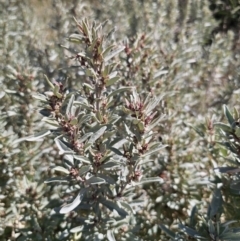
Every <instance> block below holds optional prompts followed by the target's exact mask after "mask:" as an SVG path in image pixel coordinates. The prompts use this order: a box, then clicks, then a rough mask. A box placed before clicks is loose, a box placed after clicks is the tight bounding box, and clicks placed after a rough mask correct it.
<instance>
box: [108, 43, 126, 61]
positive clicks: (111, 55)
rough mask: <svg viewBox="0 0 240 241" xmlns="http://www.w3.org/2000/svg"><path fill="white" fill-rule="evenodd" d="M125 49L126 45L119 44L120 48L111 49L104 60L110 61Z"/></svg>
mask: <svg viewBox="0 0 240 241" xmlns="http://www.w3.org/2000/svg"><path fill="white" fill-rule="evenodd" d="M124 49H125V46H119V47H118V48H116V49H114V50H113V51H111V52H110V53H109V54H108V55H107V56H105V57H104V61H106V62H107V61H109V60H110V59H111V58H113V57H114V56H116V55H117V54H118V53H120V52H122V51H123V50H124Z"/></svg>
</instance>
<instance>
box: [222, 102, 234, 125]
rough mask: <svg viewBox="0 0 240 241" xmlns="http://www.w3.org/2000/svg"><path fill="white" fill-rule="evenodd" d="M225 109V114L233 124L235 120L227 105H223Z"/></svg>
mask: <svg viewBox="0 0 240 241" xmlns="http://www.w3.org/2000/svg"><path fill="white" fill-rule="evenodd" d="M223 111H224V114H225V116H226V117H227V119H228V123H229V124H230V125H231V126H232V124H233V123H234V122H235V120H234V118H233V116H232V114H231V113H230V111H229V109H228V107H227V106H226V105H224V106H223Z"/></svg>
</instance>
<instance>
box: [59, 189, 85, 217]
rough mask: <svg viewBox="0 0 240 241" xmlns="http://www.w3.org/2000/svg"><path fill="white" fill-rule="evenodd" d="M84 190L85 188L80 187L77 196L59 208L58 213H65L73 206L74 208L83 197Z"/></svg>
mask: <svg viewBox="0 0 240 241" xmlns="http://www.w3.org/2000/svg"><path fill="white" fill-rule="evenodd" d="M85 191H86V189H81V191H80V192H79V194H78V195H77V197H76V198H75V199H74V201H73V202H72V203H69V204H67V205H66V206H64V207H62V208H61V209H60V210H59V213H61V214H66V213H69V212H71V211H72V210H73V209H74V208H76V207H77V206H78V205H79V204H80V203H81V201H82V199H83V197H84V193H85Z"/></svg>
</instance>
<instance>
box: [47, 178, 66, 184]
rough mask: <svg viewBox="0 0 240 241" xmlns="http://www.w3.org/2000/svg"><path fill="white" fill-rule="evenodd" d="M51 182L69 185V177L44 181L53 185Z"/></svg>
mask: <svg viewBox="0 0 240 241" xmlns="http://www.w3.org/2000/svg"><path fill="white" fill-rule="evenodd" d="M51 182H59V183H63V182H64V183H68V182H69V178H67V177H52V178H49V179H48V180H46V181H44V183H51Z"/></svg>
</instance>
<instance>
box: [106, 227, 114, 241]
mask: <svg viewBox="0 0 240 241" xmlns="http://www.w3.org/2000/svg"><path fill="white" fill-rule="evenodd" d="M107 238H108V240H109V241H116V239H115V237H114V234H113V231H112V230H111V229H109V230H108V231H107Z"/></svg>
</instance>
